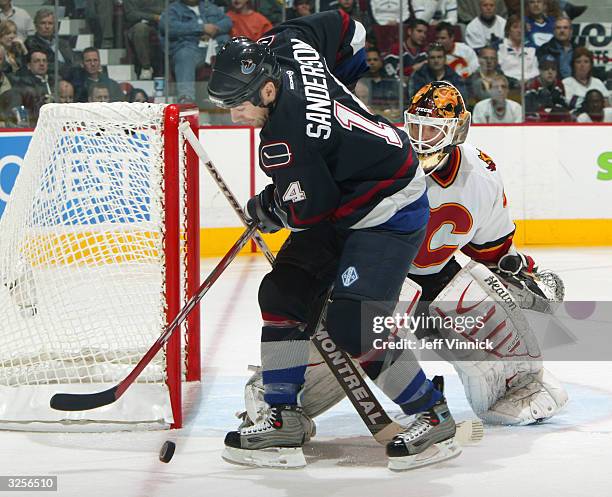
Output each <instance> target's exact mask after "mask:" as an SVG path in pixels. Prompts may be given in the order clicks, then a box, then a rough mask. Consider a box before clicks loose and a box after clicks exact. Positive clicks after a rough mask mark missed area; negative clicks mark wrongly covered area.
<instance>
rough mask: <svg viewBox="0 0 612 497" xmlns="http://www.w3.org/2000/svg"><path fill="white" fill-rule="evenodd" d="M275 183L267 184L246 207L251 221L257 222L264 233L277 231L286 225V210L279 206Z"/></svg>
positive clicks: (246, 212)
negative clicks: (284, 220) (284, 221)
mask: <svg viewBox="0 0 612 497" xmlns="http://www.w3.org/2000/svg"><path fill="white" fill-rule="evenodd" d="M275 192H276V189H275V188H274V185H268V186H266V187H265V188H264V189H263V190H262V191H261V192H259V194H258V195H255V196H254V197H251V198H250V199H249V201H248V202H247V204H246V208H245V209H244V211H245V214H246V215H247V217H248V218H249V221H254V222H256V223H257V227H258V229H259V231H261V232H262V233H276V232H277V231H278V230H280V229H281V228H283V227H284V226H285V223H283V219H284V218H285V217H286V216H285V214H284V212H283V211H282V210H281V208H280V207H278V205H277V203H276V198H275Z"/></svg>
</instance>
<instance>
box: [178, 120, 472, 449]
mask: <svg viewBox="0 0 612 497" xmlns="http://www.w3.org/2000/svg"><path fill="white" fill-rule="evenodd" d="M179 131H180V132H181V133H183V136H184V137H185V139H186V140H187V141H188V142H189V144H190V145H191V147H192V148H193V150H194V151H195V152H196V154H197V155H198V157H199V158H200V160H201V161H202V162H203V163H204V166H205V167H206V169H207V171H208V172H209V173H210V175H211V176H212V178H213V180H214V181H215V183H216V184H217V186H218V187H219V189H220V190H221V192H222V193H223V195H224V196H225V198H226V199H227V201H228V202H229V204H230V206H231V207H232V209H234V212H236V214H237V215H238V217H239V218H240V220H241V221H242V222H243V223H244V224H245V225H248V219H247V217H246V216H245V214H244V211H243V210H242V207H241V206H240V204H238V201H237V200H236V197H235V196H234V194H233V193H232V192H231V190H230V189H229V187H228V186H227V184H226V183H225V181H224V180H223V178H222V177H221V174H220V173H219V171H218V169H217V168H216V167H215V165H214V164H213V162H212V160H211V158H210V156H209V155H208V154H207V153H206V150H204V147H203V146H202V144H201V143H200V140H199V139H198V138H197V136H196V135H195V133H194V132H193V131H192V130H191V127H190V126H189V123H183V124H181V125H179ZM253 239H254V240H255V243H256V244H257V246H258V247H259V249H260V250H261V251H262V252H263V254H264V255H265V257H266V259H268V261H269V262H270V264H271V265H273V264H274V254H272V251H271V250H270V248H269V247H268V245H267V244H266V242H265V241H264V239H263V238H262V237H261V236H260V235H259V233H256V234H255V236H254V237H253ZM330 294H331V290H330V292H329V294H328V297H329V295H330ZM327 300H328V299H325V300H324V302H327ZM324 309H325V305H324V306H323V309H322V310H321V312H320V313H319V322H318V323H317V327H316V328H315V333H314V335H313V343H314V346H315V347H316V349H317V350H318V351H319V353H320V354H321V356H322V357H323V360H324V361H325V363H326V364H327V366H328V367H329V369H330V370H331V372H332V374H333V375H334V377H335V378H336V380H337V381H338V383H339V384H340V386H341V387H342V389H343V390H344V392H345V393H346V396H347V397H348V398H349V400H350V401H351V403H352V404H353V407H354V408H355V410H356V411H357V413H358V414H359V417H361V419H362V420H363V422H364V423H365V425H366V426H367V428H368V430H369V431H370V433H371V434H372V436H373V437H374V439H375V440H376V441H377V442H378V443H380V444H386V443H387V442H389V441H390V440H391V439H392V438H393V437H394V436H395V435H396V434H398V433H399V432H401V431H403V429H404V428H403V427H402V426H401V425H400V424H399V423H397V422H395V421H393V420H392V419H391V418H390V417H389V415H388V414H387V412H386V411H385V409H384V407H383V406H382V405H381V403H380V402H379V401H378V399H377V398H376V396H375V395H374V393H373V392H372V390H371V389H370V387H369V386H368V384H367V383H366V381H365V380H364V378H363V377H362V376H361V374H360V373H359V371H358V370H357V368H356V367H355V364H354V363H353V360H352V359H351V357H350V356H349V355H348V354H347V353H346V352H344V351H342V350H340V349H338V348H337V346H336V344H335V343H334V341H333V340H332V339H331V337H330V336H329V334H328V333H327V331H326V330H325V325H324V322H323V315H324V312H323V311H324ZM483 436H484V429H483V424H482V421H480V420H477V419H472V420H466V421H461V422H459V423H457V433H456V435H455V438H456V439H457V441H458V442H459V443H462V444H466V443H470V442H472V443H475V442H478V441H480V440H481V439H482V438H483Z"/></svg>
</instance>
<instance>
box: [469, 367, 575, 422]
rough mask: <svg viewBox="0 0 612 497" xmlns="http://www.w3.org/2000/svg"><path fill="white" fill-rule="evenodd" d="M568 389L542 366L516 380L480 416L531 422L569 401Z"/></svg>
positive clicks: (550, 414) (494, 419) (495, 419)
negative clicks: (519, 380) (533, 372)
mask: <svg viewBox="0 0 612 497" xmlns="http://www.w3.org/2000/svg"><path fill="white" fill-rule="evenodd" d="M567 401H568V396H567V392H566V391H565V389H564V388H563V385H561V383H560V382H559V380H558V379H557V378H555V376H554V375H553V374H552V373H551V372H549V371H547V370H546V369H544V368H542V369H541V370H540V371H539V372H538V373H536V374H529V375H525V377H524V378H522V381H521V382H520V383H516V382H513V384H512V386H511V387H510V388H509V389H508V391H507V393H506V394H505V395H504V396H503V397H502V398H500V399H499V400H498V401H497V402H495V404H493V405H492V406H491V408H490V409H488V410H487V411H485V412H483V413H481V414H480V417H481V418H482V419H483V420H484V421H486V422H488V423H491V424H503V425H528V424H533V423H537V422H540V421H543V420H546V419H549V418H551V417H552V416H554V415H555V414H556V413H557V412H559V411H560V410H561V409H563V407H564V406H565V404H567Z"/></svg>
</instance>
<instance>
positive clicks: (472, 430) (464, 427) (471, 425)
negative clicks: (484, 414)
mask: <svg viewBox="0 0 612 497" xmlns="http://www.w3.org/2000/svg"><path fill="white" fill-rule="evenodd" d="M483 437H484V424H483V422H482V421H481V420H480V419H467V420H465V421H461V422H459V423H457V432H456V433H455V441H457V442H458V443H459V444H461V445H469V444H477V443H479V442H480V441H481V440H482V439H483Z"/></svg>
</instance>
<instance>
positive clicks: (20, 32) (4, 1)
mask: <svg viewBox="0 0 612 497" xmlns="http://www.w3.org/2000/svg"><path fill="white" fill-rule="evenodd" d="M1 21H13V22H14V23H15V26H17V37H18V38H19V39H20V40H21V41H25V39H26V38H27V37H28V36H32V35H33V34H34V32H35V30H34V21H33V20H32V17H31V16H30V14H28V12H27V11H26V10H24V9H22V8H21V7H15V6H14V5H13V1H12V0H0V22H1Z"/></svg>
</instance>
